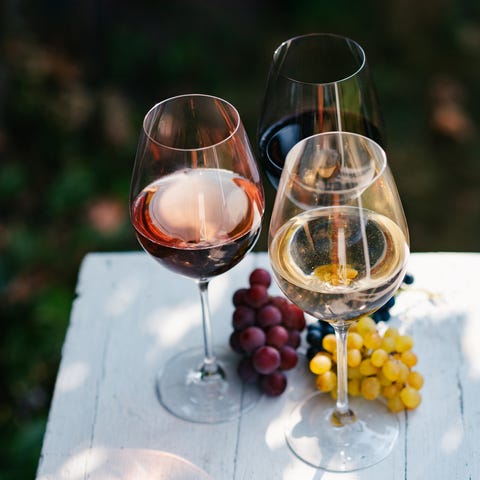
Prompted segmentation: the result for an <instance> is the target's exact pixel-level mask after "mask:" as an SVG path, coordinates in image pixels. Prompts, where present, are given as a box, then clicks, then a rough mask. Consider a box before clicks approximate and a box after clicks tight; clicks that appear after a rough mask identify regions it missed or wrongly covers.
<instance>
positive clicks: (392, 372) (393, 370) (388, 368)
mask: <svg viewBox="0 0 480 480" xmlns="http://www.w3.org/2000/svg"><path fill="white" fill-rule="evenodd" d="M382 372H383V374H384V375H385V376H386V377H387V378H388V379H389V380H391V381H392V382H395V381H396V380H397V378H398V376H399V375H400V365H399V362H398V360H395V359H394V358H390V359H389V360H387V361H386V362H385V363H384V364H383V366H382Z"/></svg>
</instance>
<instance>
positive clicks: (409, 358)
mask: <svg viewBox="0 0 480 480" xmlns="http://www.w3.org/2000/svg"><path fill="white" fill-rule="evenodd" d="M400 360H401V361H402V362H403V363H404V364H405V365H406V366H407V367H409V368H412V367H414V366H415V365H416V364H417V361H418V358H417V356H416V355H415V353H413V352H412V351H411V350H407V351H406V352H402V354H401V355H400Z"/></svg>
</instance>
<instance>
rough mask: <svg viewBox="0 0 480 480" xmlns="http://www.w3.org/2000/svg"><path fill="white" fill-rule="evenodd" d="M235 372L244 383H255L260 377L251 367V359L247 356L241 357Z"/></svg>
mask: <svg viewBox="0 0 480 480" xmlns="http://www.w3.org/2000/svg"><path fill="white" fill-rule="evenodd" d="M237 373H238V376H239V377H240V379H241V380H243V381H244V382H245V383H255V382H256V381H257V380H258V379H259V377H260V375H259V374H258V372H256V371H255V369H254V368H253V365H252V359H251V358H250V357H248V356H245V357H243V358H242V359H241V360H240V362H239V363H238V366H237Z"/></svg>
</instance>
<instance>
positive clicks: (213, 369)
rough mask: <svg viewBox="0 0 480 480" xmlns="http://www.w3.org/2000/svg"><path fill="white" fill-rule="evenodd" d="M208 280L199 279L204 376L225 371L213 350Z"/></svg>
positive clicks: (202, 370) (202, 368) (202, 369)
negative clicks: (218, 362) (219, 364)
mask: <svg viewBox="0 0 480 480" xmlns="http://www.w3.org/2000/svg"><path fill="white" fill-rule="evenodd" d="M208 283H209V281H208V280H199V281H198V282H197V284H198V289H199V291H200V302H201V305H202V328H203V348H204V357H203V364H202V367H201V369H200V370H201V373H202V377H209V376H212V375H217V374H220V375H222V376H223V372H222V370H221V369H220V367H219V366H218V364H217V360H216V358H215V354H214V352H213V337H212V323H211V319H210V306H209V302H208Z"/></svg>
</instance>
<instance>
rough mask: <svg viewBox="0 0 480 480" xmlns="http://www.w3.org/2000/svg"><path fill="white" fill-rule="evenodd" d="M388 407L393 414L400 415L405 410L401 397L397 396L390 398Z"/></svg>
mask: <svg viewBox="0 0 480 480" xmlns="http://www.w3.org/2000/svg"><path fill="white" fill-rule="evenodd" d="M387 405H388V408H389V409H390V411H392V412H393V413H398V412H401V411H403V410H405V405H404V403H403V402H402V399H401V398H400V396H399V395H395V396H394V397H392V398H389V399H388V402H387Z"/></svg>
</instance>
